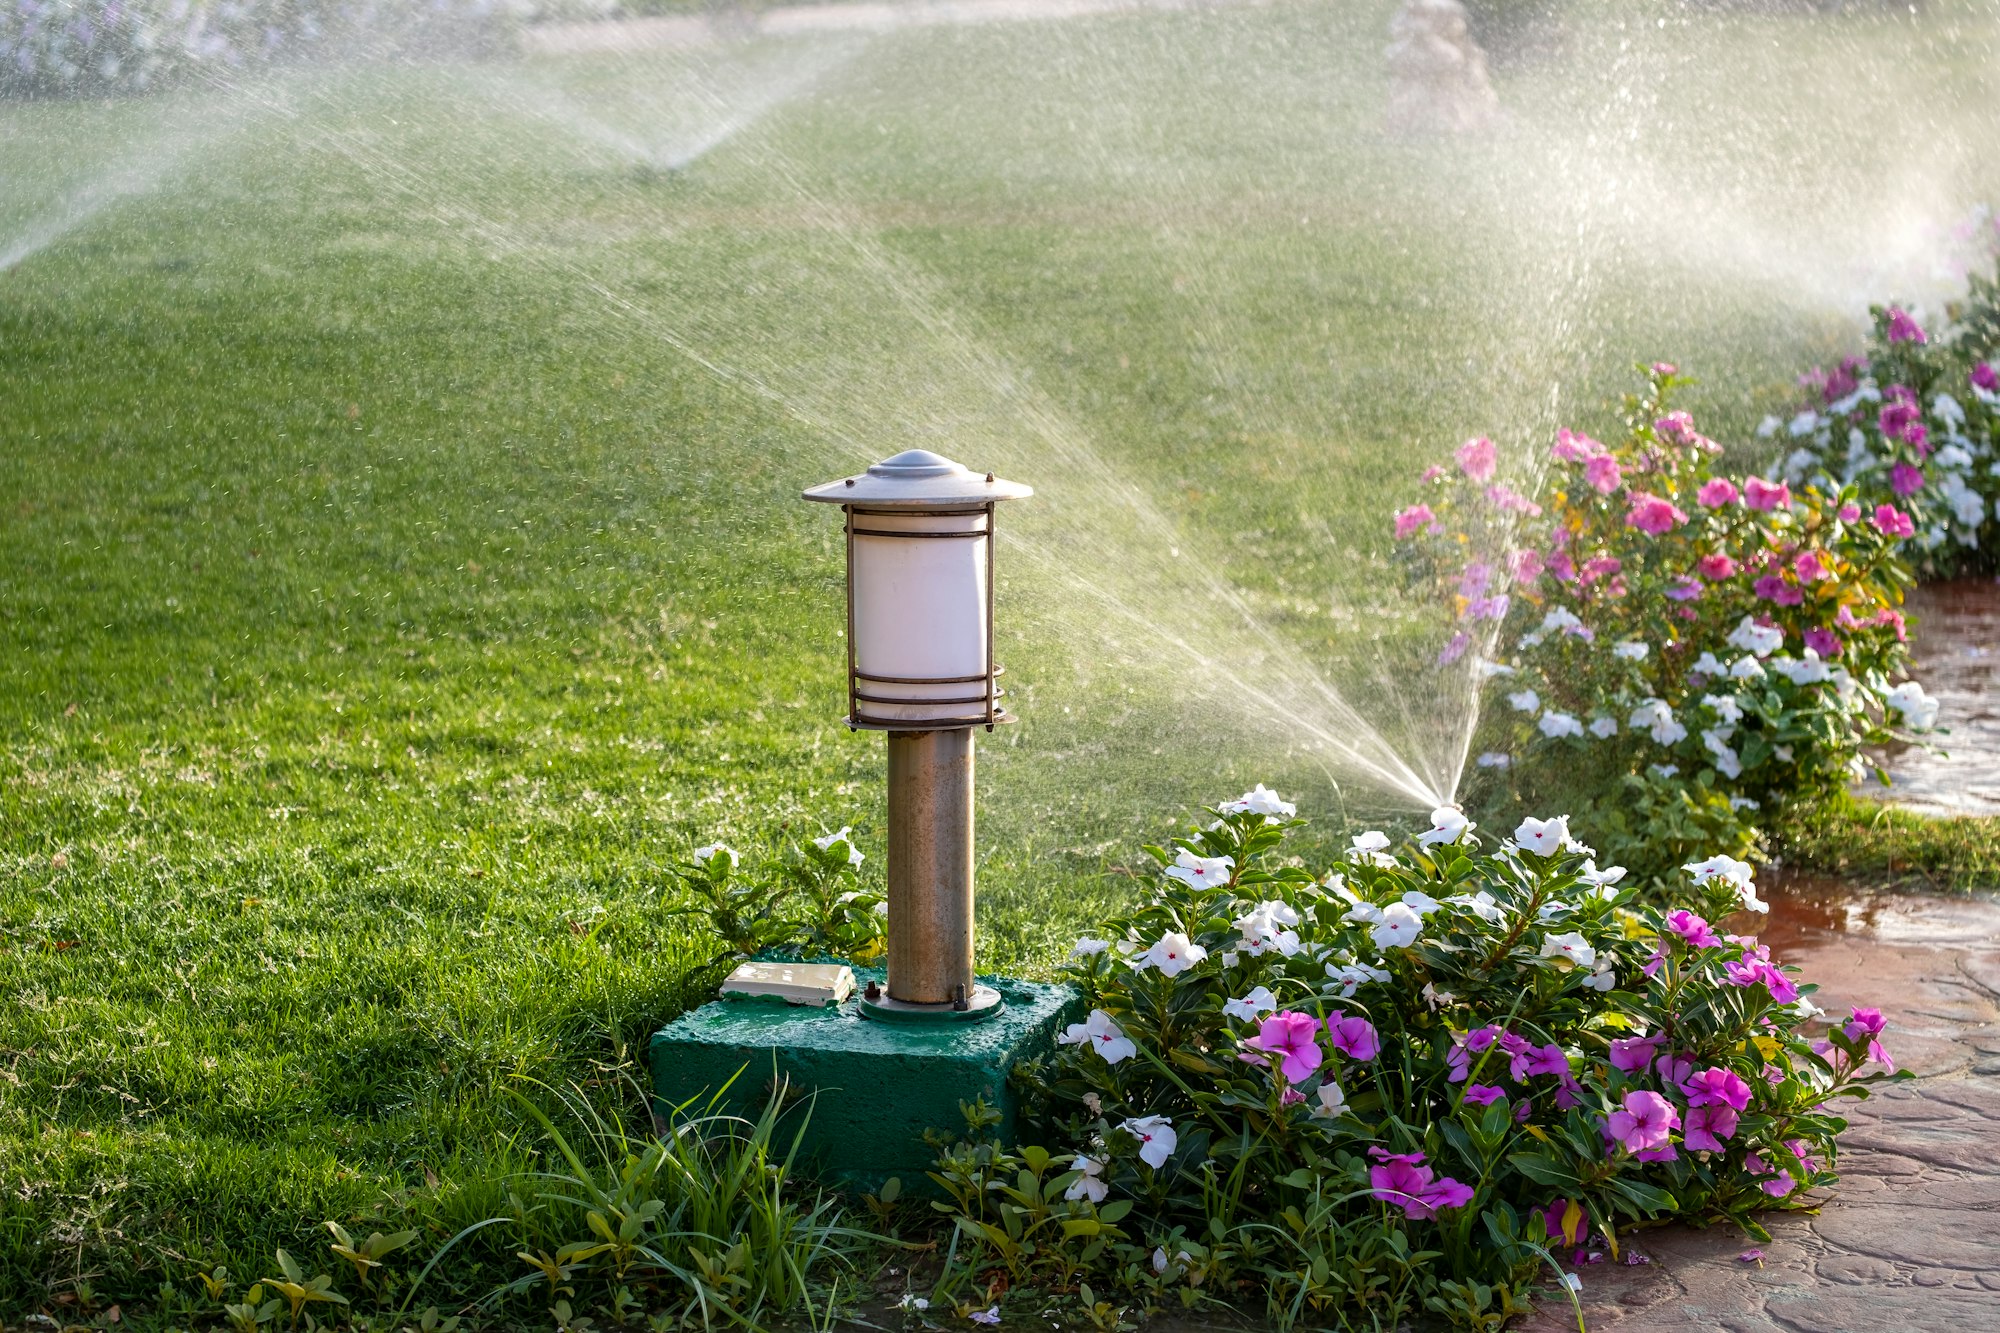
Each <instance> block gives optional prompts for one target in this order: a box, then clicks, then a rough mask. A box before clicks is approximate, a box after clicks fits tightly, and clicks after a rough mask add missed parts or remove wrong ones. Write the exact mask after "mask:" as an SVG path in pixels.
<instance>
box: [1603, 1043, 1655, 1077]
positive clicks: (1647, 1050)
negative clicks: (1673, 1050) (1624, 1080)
mask: <svg viewBox="0 0 2000 1333" xmlns="http://www.w3.org/2000/svg"><path fill="white" fill-rule="evenodd" d="M1665 1044H1666V1038H1664V1037H1619V1038H1618V1039H1616V1040H1615V1041H1613V1042H1612V1043H1611V1067H1612V1068H1613V1069H1616V1070H1618V1071H1619V1072H1620V1073H1624V1074H1643V1073H1645V1072H1646V1066H1647V1065H1650V1064H1652V1063H1653V1056H1654V1055H1655V1054H1656V1053H1657V1052H1658V1051H1659V1049H1660V1047H1662V1046H1664V1045H1665Z"/></svg>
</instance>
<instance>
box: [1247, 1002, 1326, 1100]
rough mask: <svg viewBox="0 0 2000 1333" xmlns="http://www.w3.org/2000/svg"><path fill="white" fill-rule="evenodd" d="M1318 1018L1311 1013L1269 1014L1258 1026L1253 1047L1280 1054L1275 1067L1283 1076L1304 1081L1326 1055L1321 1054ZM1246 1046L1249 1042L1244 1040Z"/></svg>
mask: <svg viewBox="0 0 2000 1333" xmlns="http://www.w3.org/2000/svg"><path fill="white" fill-rule="evenodd" d="M1317 1036H1319V1021H1318V1020H1317V1019H1315V1018H1314V1017H1313V1016H1312V1015H1311V1014H1300V1013H1294V1012H1291V1011H1289V1010H1287V1011H1286V1012H1284V1013H1277V1014H1272V1015H1271V1016H1270V1017H1269V1018H1267V1019H1265V1020H1264V1021H1263V1022H1262V1023H1260V1024H1258V1026H1257V1037H1256V1041H1255V1048H1256V1049H1257V1050H1259V1051H1262V1052H1263V1053H1264V1054H1266V1055H1271V1056H1276V1057H1278V1058H1279V1064H1278V1070H1279V1072H1280V1073H1282V1074H1283V1075H1284V1076H1285V1078H1286V1080H1287V1081H1289V1082H1292V1083H1303V1082H1304V1081H1305V1080H1307V1079H1309V1078H1311V1077H1312V1076H1313V1075H1314V1074H1316V1073H1318V1072H1319V1067H1320V1065H1321V1064H1322V1063H1323V1062H1324V1061H1325V1059H1326V1057H1325V1056H1323V1055H1321V1054H1320V1049H1319V1043H1318V1042H1316V1041H1315V1040H1314V1038H1316V1037H1317ZM1244 1044H1245V1045H1246V1046H1247V1045H1251V1044H1252V1043H1249V1042H1245V1043H1244Z"/></svg>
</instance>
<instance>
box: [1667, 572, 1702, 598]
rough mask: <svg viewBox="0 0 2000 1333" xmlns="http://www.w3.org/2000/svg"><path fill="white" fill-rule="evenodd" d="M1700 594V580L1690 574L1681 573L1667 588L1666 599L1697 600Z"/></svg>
mask: <svg viewBox="0 0 2000 1333" xmlns="http://www.w3.org/2000/svg"><path fill="white" fill-rule="evenodd" d="M1701 594H1702V586H1701V580H1700V579H1698V578H1696V577H1695V576H1694V575H1692V574H1682V575H1679V576H1678V577H1677V578H1675V580H1674V586H1673V587H1671V588H1668V589H1667V600H1668V601H1670V602H1693V601H1699V600H1700V599H1701Z"/></svg>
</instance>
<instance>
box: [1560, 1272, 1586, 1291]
mask: <svg viewBox="0 0 2000 1333" xmlns="http://www.w3.org/2000/svg"><path fill="white" fill-rule="evenodd" d="M1563 1285H1564V1286H1565V1287H1568V1288H1569V1289H1570V1290H1571V1291H1582V1290H1583V1279H1582V1278H1580V1277H1578V1276H1577V1275H1576V1274H1575V1273H1564V1274H1563Z"/></svg>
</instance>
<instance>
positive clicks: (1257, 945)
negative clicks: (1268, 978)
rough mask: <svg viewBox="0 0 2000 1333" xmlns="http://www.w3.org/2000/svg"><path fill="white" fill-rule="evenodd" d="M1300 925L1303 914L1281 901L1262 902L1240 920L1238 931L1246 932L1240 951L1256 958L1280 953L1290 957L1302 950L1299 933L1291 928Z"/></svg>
mask: <svg viewBox="0 0 2000 1333" xmlns="http://www.w3.org/2000/svg"><path fill="white" fill-rule="evenodd" d="M1298 923H1299V914H1298V913H1297V912H1296V911H1294V910H1293V909H1292V908H1291V907H1289V906H1288V905H1286V904H1284V903H1281V902H1267V903H1259V904H1257V906H1256V908H1255V909H1254V910H1253V911H1251V912H1250V913H1249V914H1248V915H1247V916H1242V917H1238V918H1237V919H1236V921H1235V922H1234V924H1235V926H1236V928H1237V929H1238V930H1240V931H1242V932H1243V939H1242V942H1241V944H1240V946H1239V947H1240V948H1241V949H1242V950H1243V952H1245V953H1247V954H1249V955H1250V956H1251V957H1253V958H1255V957H1258V956H1259V955H1261V954H1265V953H1269V952H1273V951H1275V952H1277V953H1281V954H1283V955H1284V956H1285V957H1287V958H1290V957H1291V956H1292V955H1293V954H1295V953H1297V952H1298V951H1299V933H1298V932H1297V931H1295V930H1288V929H1286V927H1288V926H1296V925H1297V924H1298Z"/></svg>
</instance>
